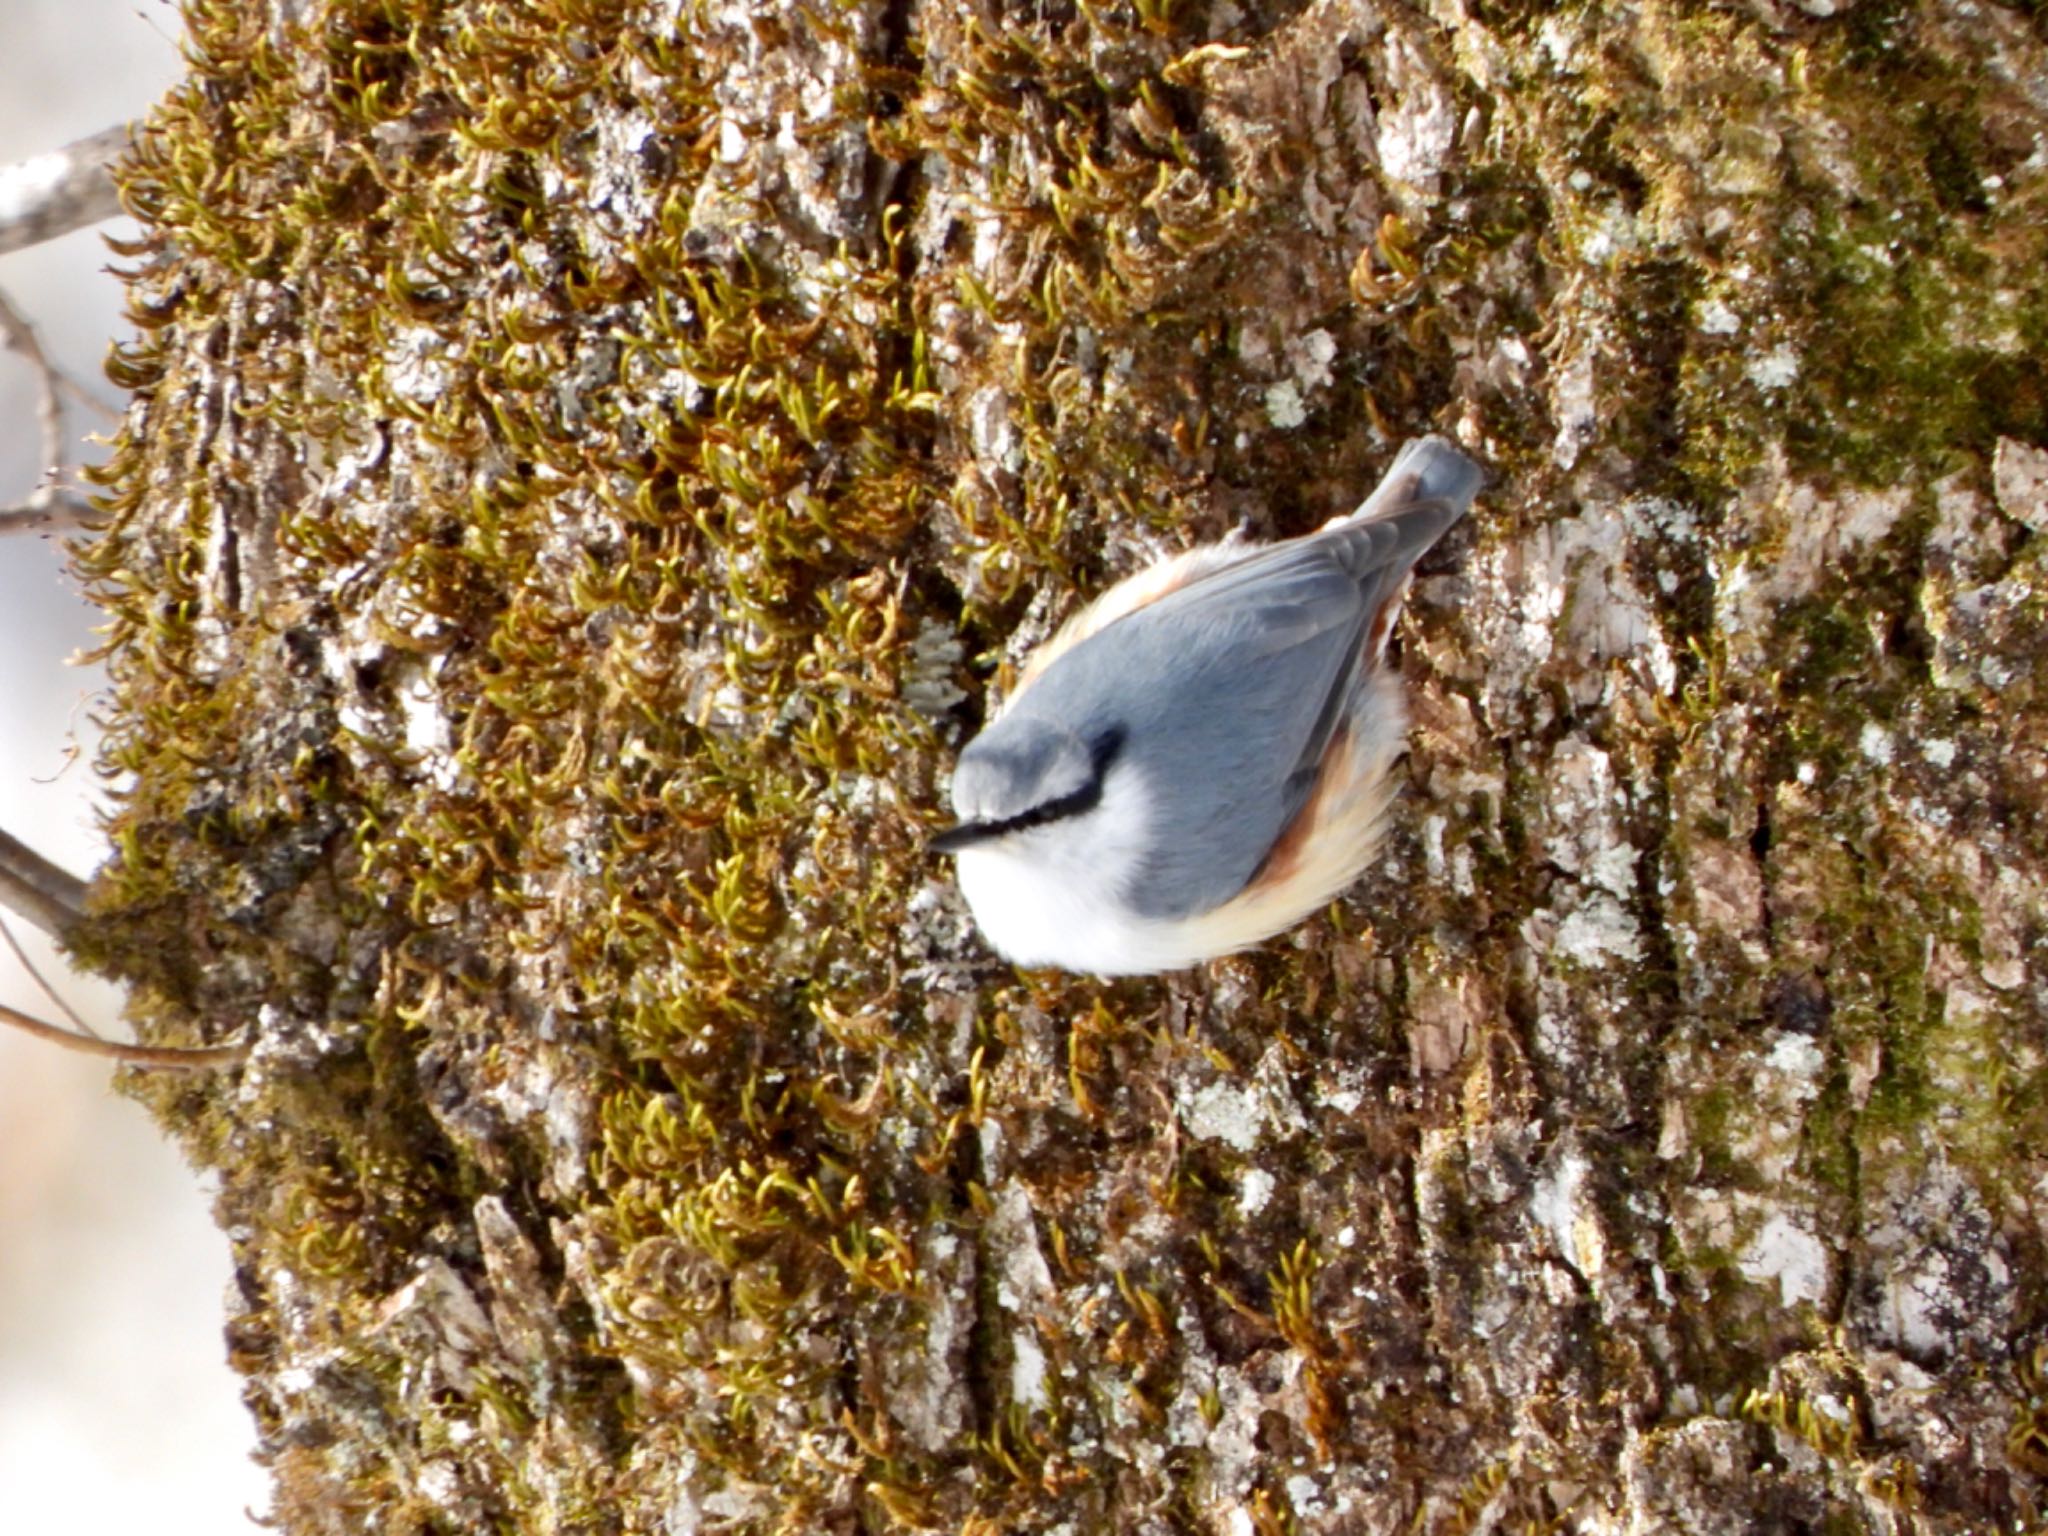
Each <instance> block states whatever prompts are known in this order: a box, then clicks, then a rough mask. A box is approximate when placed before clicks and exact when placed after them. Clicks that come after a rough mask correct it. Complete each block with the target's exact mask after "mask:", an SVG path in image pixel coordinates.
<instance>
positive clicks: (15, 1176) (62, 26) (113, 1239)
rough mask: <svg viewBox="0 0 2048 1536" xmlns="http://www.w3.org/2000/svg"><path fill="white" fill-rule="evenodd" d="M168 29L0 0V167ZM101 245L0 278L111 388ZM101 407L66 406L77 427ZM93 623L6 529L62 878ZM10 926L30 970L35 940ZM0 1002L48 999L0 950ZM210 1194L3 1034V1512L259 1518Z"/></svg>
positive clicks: (92, 1010) (4, 777)
mask: <svg viewBox="0 0 2048 1536" xmlns="http://www.w3.org/2000/svg"><path fill="white" fill-rule="evenodd" d="M178 36H179V23H178V18H177V15H176V13H175V11H174V10H173V9H172V8H171V7H170V6H169V5H167V4H163V3H161V0H0V164H11V163H13V162H15V161H17V160H22V159H26V158H27V157H29V156H31V155H34V154H38V153H40V152H42V151H44V150H48V149H54V148H56V147H57V146H59V145H61V144H64V143H67V142H68V141H70V140H72V139H75V138H79V137H82V136H84V135H86V134H88V133H93V132H96V131H97V130H99V129H101V128H105V127H108V126H110V125H112V124H115V123H119V122H122V121H125V120H127V119H129V118H133V117H137V116H139V115H141V114H142V113H143V112H144V111H146V110H147V108H148V107H149V105H150V103H151V102H153V101H154V100H155V99H156V98H157V97H158V96H160V95H161V94H162V93H163V92H164V91H165V90H166V89H167V88H168V87H169V86H170V84H171V83H172V82H173V81H174V80H175V79H176V78H177V77H178V75H179V73H180V70H181V63H180V60H179V57H178V50H177V39H178ZM110 227H112V228H116V229H129V228H132V226H127V225H126V224H125V221H124V223H123V224H122V225H119V226H110ZM111 260H112V258H111V256H110V255H109V253H108V252H107V250H106V248H105V246H104V245H103V244H102V243H101V240H100V237H99V234H98V233H97V232H81V233H79V234H75V235H72V236H70V237H68V238H67V239H64V240H62V241H58V242H54V243H52V244H49V245H44V246H40V247H36V248H33V249H30V250H26V251H20V252H16V253H14V254H12V255H8V256H0V292H5V293H6V294H7V295H8V296H9V297H10V298H11V299H12V300H13V301H14V304H15V307H16V308H17V309H18V310H19V311H21V313H22V314H24V315H25V316H26V317H27V318H28V319H29V320H30V321H31V322H32V323H33V324H34V325H35V326H36V327H37V329H38V330H39V331H40V332H41V335H42V340H43V345H44V348H45V350H47V351H48V352H49V353H50V355H51V356H52V358H54V359H55V360H56V361H57V362H58V364H59V366H61V367H63V368H64V369H65V370H66V371H67V372H68V373H70V375H71V376H72V377H73V378H74V379H77V380H79V381H80V382H82V383H84V384H86V385H88V386H89V387H91V388H92V389H93V390H94V392H95V393H96V394H98V395H99V396H100V397H101V398H102V399H104V400H106V401H107V402H108V403H109V404H113V403H116V402H117V398H118V397H117V396H116V395H115V393H114V391H113V390H112V389H111V387H110V386H108V385H107V383H106V382H105V380H104V378H103V377H102V375H101V373H100V362H101V359H102V358H103V357H104V356H105V355H106V348H107V343H108V341H109V340H110V339H111V338H113V337H115V336H117V335H120V334H123V333H124V332H125V329H126V327H125V324H124V322H123V320H122V317H121V298H120V290H119V287H118V285H117V284H116V283H115V281H114V280H113V278H111V277H110V276H108V275H107V273H106V271H105V270H104V269H105V268H106V267H107V266H108V265H109V263H110V261H111ZM35 407H36V389H35V381H34V377H33V375H32V374H31V373H30V371H29V369H28V367H27V365H26V364H25V363H23V362H22V361H21V360H20V359H19V358H18V357H16V356H15V355H14V354H12V353H0V424H4V428H0V505H7V504H12V503H14V502H16V501H18V500H19V499H20V498H21V497H22V496H24V495H25V494H26V493H27V492H28V491H29V490H30V489H31V488H32V487H33V486H34V484H35V483H36V478H37V476H38V474H39V472H40V468H41V466H40V464H39V462H38V461H39V458H40V453H39V445H38V434H37V431H36V425H35V423H36V416H35ZM108 424H109V423H108V421H107V420H105V419H101V418H97V417H95V416H93V415H91V414H90V413H87V412H85V411H83V410H81V409H78V408H75V407H74V408H73V409H72V410H71V411H70V413H69V419H68V426H69V429H70V436H71V437H72V438H73V439H74V440H75V439H78V438H81V437H83V436H85V435H86V434H88V433H92V432H102V431H105V430H106V429H107V427H108ZM79 451H80V452H82V453H86V454H89V455H96V454H97V452H98V450H95V449H90V448H81V449H80V450H79ZM92 625H93V613H92V611H91V610H90V609H88V608H87V607H86V606H85V605H84V604H83V603H82V602H80V601H79V599H78V597H77V595H76V592H75V590H74V588H73V586H72V583H71V581H70V579H69V577H68V576H67V575H66V573H65V570H64V562H63V558H62V553H61V551H60V550H59V549H58V548H57V546H56V545H55V544H53V543H50V542H47V541H45V540H43V539H40V538H36V537H34V536H22V535H13V536H5V537H0V637H4V642H5V645H6V652H7V665H6V671H5V674H4V678H5V680H4V683H0V826H4V827H6V828H7V829H8V830H9V831H11V832H13V833H14V834H15V835H16V836H18V837H21V838H23V839H24V840H25V841H27V842H28V843H30V844H31V845H32V846H34V847H35V848H36V849H37V850H38V851H40V852H42V853H43V854H45V855H47V856H48V857H50V858H53V859H55V860H57V861H58V862H59V863H61V864H63V865H65V866H66V867H67V868H69V869H70V870H71V871H72V872H73V873H75V874H80V875H84V874H88V873H90V872H91V870H92V869H93V867H94V866H95V865H97V864H98V863H99V862H100V860H101V858H102V856H103V849H102V843H101V839H100V837H99V835H98V833H97V831H96V830H95V822H94V817H93V809H92V807H93V802H94V797H95V794H96V792H97V786H96V784H95V781H94V776H93V773H92V769H91V759H92V750H93V732H92V725H91V720H90V714H91V709H92V704H93V699H94V696H95V693H96V691H97V690H98V689H99V688H100V687H101V686H102V682H103V680H102V679H101V677H100V676H99V674H98V673H97V671H95V670H87V669H82V668H79V667H74V666H70V665H67V664H66V663H67V658H69V657H70V656H72V655H73V654H75V653H77V652H80V651H83V650H86V649H89V648H90V647H91V646H92V644H93V643H94V637H93V633H92ZM12 926H13V928H14V930H15V932H16V934H17V935H18V936H19V937H21V938H22V940H23V942H24V944H25V945H28V946H29V947H30V949H31V952H32V953H34V954H35V955H37V956H38V960H39V963H43V961H44V959H45V957H47V956H49V954H50V950H49V947H48V946H47V945H45V944H43V943H41V942H40V936H39V935H36V934H34V932H33V930H29V929H27V928H26V927H25V925H23V924H21V923H18V922H16V923H14V924H13V925H12ZM46 973H47V974H49V975H50V976H51V978H52V980H53V981H55V982H56V984H57V985H58V987H59V988H60V989H61V990H62V991H63V992H64V993H65V995H66V997H67V998H68V999H69V1000H70V1001H71V1002H72V1004H73V1006H74V1007H77V1008H78V1009H79V1011H80V1012H81V1013H82V1014H84V1015H85V1017H86V1018H88V1019H89V1020H91V1021H92V1022H93V1023H94V1024H95V1026H96V1027H101V1028H102V1032H103V1033H112V1032H118V1031H117V1030H116V1028H115V1026H114V1025H113V1018H114V1012H115V1009H116V1007H117V1004H118V999H117V997H116V995H115V994H114V993H113V992H112V991H111V990H110V989H108V988H105V987H101V986H95V985H93V984H90V983H87V982H84V981H81V980H79V979H77V978H74V977H72V976H70V975H69V973H68V972H66V971H65V970H64V968H63V965H62V963H61V962H58V961H55V960H49V961H48V962H47V965H46ZM0 1000H5V1001H6V1002H8V1003H11V1004H13V1005H14V1006H16V1007H19V1008H23V1009H26V1010H28V1011H31V1012H34V1013H36V1014H39V1015H40V1016H42V1017H44V1018H51V1017H53V1015H54V1014H55V1010H54V1008H52V1007H51V1005H50V1004H49V1003H48V1002H47V1001H46V1000H45V999H44V998H43V997H42V996H41V995H40V994H39V993H38V992H37V991H36V989H35V988H34V987H33V985H32V984H31V983H29V982H28V981H27V979H26V978H25V977H24V976H23V975H22V973H21V970H20V967H19V966H18V965H17V964H16V963H15V961H14V959H13V957H12V955H9V954H5V953H0ZM207 1206H208V1197H207V1195H206V1193H205V1191H204V1190H202V1188H201V1187H200V1183H199V1180H198V1179H197V1178H196V1177H195V1176H194V1174H193V1173H192V1171H191V1170H190V1169H189V1168H188V1167H187V1166H186V1164H185V1162H184V1159H183V1158H182V1157H181V1156H180V1155H179V1153H178V1151H177V1150H176V1148H174V1147H173V1146H172V1145H171V1144H170V1143H169V1142H168V1141H167V1140H165V1139H164V1137H163V1136H162V1135H161V1134H160V1133H159V1132H158V1131H157V1129H156V1127H155V1126H154V1125H153V1124H152V1123H151V1122H150V1120H149V1119H148V1117H147V1116H146V1115H145V1114H144V1113H143V1112H142V1110H141V1109H140V1108H139V1107H137V1106H136V1105H134V1104H132V1103H130V1102H129V1101H127V1100H126V1099H122V1098H119V1097H117V1096H115V1095H114V1094H113V1092H112V1091H111V1089H110V1088H109V1072H108V1069H107V1067H106V1066H105V1065H104V1064H103V1063H99V1062H94V1061H91V1060H89V1059H87V1058H84V1057H80V1056H74V1055H70V1054H68V1053H66V1052H62V1051H59V1050H57V1049H55V1048H53V1047H51V1046H48V1045H44V1044H40V1043H38V1042H35V1041H32V1040H29V1039H27V1038H26V1037H24V1036H21V1035H19V1034H16V1033H14V1032H12V1031H9V1030H5V1029H0V1504H4V1509H5V1514H4V1515H0V1527H4V1528H5V1529H6V1530H9V1531H41V1530H62V1531H65V1532H76V1533H81V1536H101V1533H109V1536H111V1533H117V1532H118V1533H128V1532H135V1531H149V1532H152V1533H154V1536H184V1533H186V1532H192V1533H198V1532H206V1533H208V1536H219V1533H222V1532H233V1531H236V1530H243V1529H253V1527H250V1526H249V1525H248V1522H247V1520H246V1519H245V1516H244V1511H245V1510H251V1509H253V1510H256V1511H258V1512H260V1511H262V1510H263V1509H264V1508H265V1507H266V1506H267V1504H268V1502H269V1497H268V1491H267V1484H266V1479H265V1477H264V1475H263V1473H262V1472H261V1471H260V1469H258V1468H257V1467H256V1466H255V1465H254V1464H253V1463H252V1462H251V1461H250V1459H249V1449H250V1446H251V1445H252V1443H253V1440H254V1432H253V1429H252V1427H251V1425H250V1421H249V1418H248V1415H247V1414H246V1412H245V1411H244V1410H243V1408H242V1405H241V1400H240V1394H239V1386H238V1383H237V1381H236V1378H235V1377H234V1376H233V1374H232V1373H231V1372H230V1371H229V1370H228V1368H227V1366H226V1363H225V1360H224V1358H223V1357H224V1345H223V1343H222V1338H221V1324H222V1321H223V1318H224V1313H223V1300H222V1298H223V1294H224V1292H225V1289H226V1286H227V1283H228V1279H229V1259H228V1251H227V1244H226V1240H225V1239H224V1238H222V1237H221V1235H220V1234H219V1233H218V1232H216V1231H215V1230H214V1228H213V1225H212V1223H211V1221H210V1219H209V1217H208V1214H207Z"/></svg>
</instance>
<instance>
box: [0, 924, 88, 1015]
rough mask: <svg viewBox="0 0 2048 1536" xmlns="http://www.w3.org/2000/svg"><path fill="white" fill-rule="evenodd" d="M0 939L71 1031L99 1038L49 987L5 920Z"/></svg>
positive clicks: (46, 980)
mask: <svg viewBox="0 0 2048 1536" xmlns="http://www.w3.org/2000/svg"><path fill="white" fill-rule="evenodd" d="M0 939H5V940H6V941H7V947H8V948H9V949H11V950H13V951H14V958H15V959H16V960H18V961H20V962H21V968H22V969H23V970H24V971H27V972H28V979H29V980H30V981H32V982H34V983H35V984H36V989H37V990H38V991H39V992H41V993H42V994H43V996H45V997H47V998H48V999H49V1000H50V1001H51V1002H52V1003H54V1004H55V1005H56V1007H57V1011H58V1012H59V1013H61V1014H63V1015H64V1017H65V1018H67V1019H69V1020H70V1021H71V1027H72V1028H73V1029H75V1030H77V1031H78V1032H79V1033H80V1034H81V1035H90V1036H92V1038H93V1039H95V1040H98V1039H100V1038H101V1036H100V1032H99V1031H98V1030H96V1029H94V1028H93V1027H92V1026H91V1025H90V1024H88V1023H86V1022H85V1020H83V1019H81V1018H80V1017H79V1016H78V1010H77V1009H76V1008H74V1007H72V1006H71V1005H70V1004H69V1003H67V1002H65V1001H64V999H63V997H62V996H61V995H60V994H59V993H58V991H57V989H56V988H55V987H53V986H51V985H50V978H49V977H47V976H45V975H44V974H43V973H42V971H41V969H40V968H38V967H37V965H36V963H35V961H34V960H33V959H31V958H30V957H29V952H28V951H27V950H26V949H24V948H22V945H21V940H19V939H17V938H16V937H15V936H14V925H13V924H12V923H9V922H7V921H6V920H5V919H0Z"/></svg>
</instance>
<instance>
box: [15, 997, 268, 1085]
mask: <svg viewBox="0 0 2048 1536" xmlns="http://www.w3.org/2000/svg"><path fill="white" fill-rule="evenodd" d="M0 1024H11V1025H13V1026H14V1027H15V1028H16V1029H19V1030H21V1031H23V1032H24V1033H27V1034H31V1035H34V1036H35V1037H36V1038H37V1039H38V1040H47V1041H49V1042H50V1044H52V1045H59V1046H62V1047H63V1048H64V1049H65V1050H67V1051H77V1052H78V1053H79V1054H80V1055H82V1056H98V1057H100V1058H102V1059H103V1060H106V1061H118V1062H119V1063H121V1065H122V1066H124V1067H142V1068H145V1069H148V1070H151V1071H157V1072H207V1071H211V1070H213V1069H214V1068H216V1067H233V1066H239V1065H240V1064H241V1063H242V1062H244V1061H246V1060H248V1058H249V1047H248V1046H246V1045H201V1046H190V1047H185V1046H175V1045H124V1044H122V1043H121V1042H120V1041H119V1040H101V1039H98V1038H96V1037H94V1036H91V1035H74V1034H72V1033H71V1031H70V1030H68V1029H59V1028H58V1027H57V1026H56V1025H54V1024H45V1023H44V1022H43V1021H42V1020H41V1019H38V1018H36V1017H34V1016H33V1015H31V1014H26V1013H23V1012H22V1011H21V1010H20V1009H18V1008H10V1007H8V1006H7V1005H6V1004H5V1003H0Z"/></svg>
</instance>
